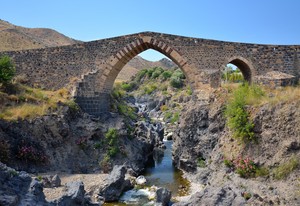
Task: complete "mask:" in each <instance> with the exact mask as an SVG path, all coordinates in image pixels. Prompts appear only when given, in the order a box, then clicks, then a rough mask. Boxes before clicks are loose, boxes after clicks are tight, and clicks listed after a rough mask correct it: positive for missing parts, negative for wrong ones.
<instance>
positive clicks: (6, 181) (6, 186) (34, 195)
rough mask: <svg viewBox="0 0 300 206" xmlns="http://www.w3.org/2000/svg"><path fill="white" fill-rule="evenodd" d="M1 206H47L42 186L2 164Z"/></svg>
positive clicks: (0, 172) (0, 166)
mask: <svg viewBox="0 0 300 206" xmlns="http://www.w3.org/2000/svg"><path fill="white" fill-rule="evenodd" d="M0 185H1V187H0V205H5V206H6V205H7V206H16V205H26V204H27V205H47V204H48V203H47V201H46V200H45V195H44V193H43V187H42V184H41V183H39V182H38V181H36V180H34V179H31V177H30V176H29V174H27V173H26V172H17V171H16V170H14V169H12V168H9V167H7V166H6V165H4V164H2V163H1V162H0Z"/></svg>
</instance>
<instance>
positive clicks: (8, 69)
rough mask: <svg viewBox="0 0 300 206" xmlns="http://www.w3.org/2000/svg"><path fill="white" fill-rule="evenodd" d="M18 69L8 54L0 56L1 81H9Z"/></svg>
mask: <svg viewBox="0 0 300 206" xmlns="http://www.w3.org/2000/svg"><path fill="white" fill-rule="evenodd" d="M15 73H16V69H15V66H14V64H13V63H12V61H11V59H10V58H9V57H8V56H2V57H0V83H3V84H5V83H8V82H10V81H11V80H12V78H13V77H14V76H15Z"/></svg>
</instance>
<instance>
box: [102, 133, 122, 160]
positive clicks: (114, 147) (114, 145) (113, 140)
mask: <svg viewBox="0 0 300 206" xmlns="http://www.w3.org/2000/svg"><path fill="white" fill-rule="evenodd" d="M118 136H119V135H118V131H117V130H116V129H115V128H109V129H108V131H107V132H106V133H105V138H106V141H107V144H108V150H107V155H108V157H114V156H116V155H117V154H118V152H119V148H118V143H119V142H118Z"/></svg>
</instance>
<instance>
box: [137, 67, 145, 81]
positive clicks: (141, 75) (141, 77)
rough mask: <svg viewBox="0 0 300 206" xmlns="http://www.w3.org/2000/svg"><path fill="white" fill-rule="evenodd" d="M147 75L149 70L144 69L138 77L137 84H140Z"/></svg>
mask: <svg viewBox="0 0 300 206" xmlns="http://www.w3.org/2000/svg"><path fill="white" fill-rule="evenodd" d="M145 74H147V69H142V70H141V71H139V72H138V73H137V75H136V80H137V82H140V81H141V80H142V79H143V78H144V76H145Z"/></svg>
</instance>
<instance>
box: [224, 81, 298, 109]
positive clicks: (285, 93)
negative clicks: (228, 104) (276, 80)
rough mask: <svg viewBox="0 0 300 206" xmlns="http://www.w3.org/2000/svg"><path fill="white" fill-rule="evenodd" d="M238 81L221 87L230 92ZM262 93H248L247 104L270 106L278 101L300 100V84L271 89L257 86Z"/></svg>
mask: <svg viewBox="0 0 300 206" xmlns="http://www.w3.org/2000/svg"><path fill="white" fill-rule="evenodd" d="M239 85H241V84H239V83H231V84H223V85H222V87H223V88H224V89H226V90H227V91H228V93H231V92H232V91H234V90H235V89H237V88H238V87H239ZM257 87H259V88H260V89H261V90H262V92H263V93H264V94H263V95H261V96H256V95H248V98H247V104H248V105H251V106H255V107H259V106H262V105H265V104H270V105H272V106H274V105H276V104H278V103H291V102H294V101H300V86H299V85H298V86H287V87H281V88H276V89H272V88H269V87H267V86H264V85H262V86H257Z"/></svg>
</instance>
